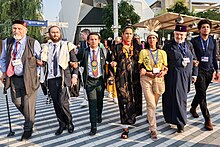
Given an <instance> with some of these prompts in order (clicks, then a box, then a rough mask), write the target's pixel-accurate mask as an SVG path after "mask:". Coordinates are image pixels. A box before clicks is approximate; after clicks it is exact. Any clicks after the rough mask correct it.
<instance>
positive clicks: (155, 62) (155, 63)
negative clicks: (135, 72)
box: [150, 49, 158, 65]
mask: <svg viewBox="0 0 220 147" xmlns="http://www.w3.org/2000/svg"><path fill="white" fill-rule="evenodd" d="M150 54H151V57H152V59H153V61H154V65H157V62H158V49H157V52H156V60H154V55H153V53H152V50H151V49H150Z"/></svg>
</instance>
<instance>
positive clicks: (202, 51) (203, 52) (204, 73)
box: [190, 19, 218, 131]
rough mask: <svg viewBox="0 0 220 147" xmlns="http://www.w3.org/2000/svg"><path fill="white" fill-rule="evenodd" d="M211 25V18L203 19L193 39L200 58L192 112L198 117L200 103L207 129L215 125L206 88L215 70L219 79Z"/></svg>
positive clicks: (209, 129) (216, 77)
mask: <svg viewBox="0 0 220 147" xmlns="http://www.w3.org/2000/svg"><path fill="white" fill-rule="evenodd" d="M211 27H212V25H211V22H210V21H209V20H206V19H204V20H201V21H200V22H199V23H198V30H199V32H200V35H199V36H198V37H195V38H193V39H192V40H191V42H192V44H193V47H194V49H195V54H196V56H197V59H198V60H199V66H198V67H199V71H198V79H197V81H196V83H195V89H196V95H195V97H194V99H193V101H192V104H191V109H190V113H191V114H192V116H193V117H194V118H198V117H199V115H198V114H197V112H196V108H197V106H198V105H199V106H200V109H201V111H202V115H203V117H204V119H205V124H204V125H205V129H206V130H208V131H211V130H213V127H212V122H211V119H210V114H209V110H208V108H207V103H206V90H207V89H208V86H209V83H210V82H211V80H212V76H213V73H214V70H215V77H214V78H215V79H218V64H217V55H216V52H217V46H216V41H215V40H214V39H213V38H212V37H211V36H210V35H209V33H210V30H211Z"/></svg>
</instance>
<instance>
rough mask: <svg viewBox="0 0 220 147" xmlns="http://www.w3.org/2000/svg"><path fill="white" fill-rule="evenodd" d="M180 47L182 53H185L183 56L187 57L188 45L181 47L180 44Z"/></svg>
mask: <svg viewBox="0 0 220 147" xmlns="http://www.w3.org/2000/svg"><path fill="white" fill-rule="evenodd" d="M178 47H179V48H180V50H181V52H182V53H183V56H186V52H187V45H186V43H184V46H181V45H180V44H178Z"/></svg>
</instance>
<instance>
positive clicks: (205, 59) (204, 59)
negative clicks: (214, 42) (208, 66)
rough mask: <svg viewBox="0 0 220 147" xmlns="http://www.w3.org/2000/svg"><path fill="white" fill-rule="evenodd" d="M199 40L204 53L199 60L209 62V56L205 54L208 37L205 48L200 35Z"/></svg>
mask: <svg viewBox="0 0 220 147" xmlns="http://www.w3.org/2000/svg"><path fill="white" fill-rule="evenodd" d="M200 42H201V44H202V49H203V51H204V55H203V56H202V57H201V62H209V57H207V56H206V52H207V50H208V46H209V38H208V40H207V43H206V48H205V45H204V43H203V40H202V38H201V37H200Z"/></svg>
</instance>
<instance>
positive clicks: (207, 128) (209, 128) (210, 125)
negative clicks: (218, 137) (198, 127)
mask: <svg viewBox="0 0 220 147" xmlns="http://www.w3.org/2000/svg"><path fill="white" fill-rule="evenodd" d="M205 128H206V130H208V131H212V130H213V127H212V122H211V120H210V119H209V120H208V121H205Z"/></svg>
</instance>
